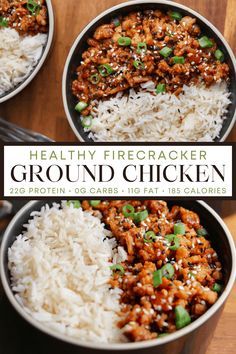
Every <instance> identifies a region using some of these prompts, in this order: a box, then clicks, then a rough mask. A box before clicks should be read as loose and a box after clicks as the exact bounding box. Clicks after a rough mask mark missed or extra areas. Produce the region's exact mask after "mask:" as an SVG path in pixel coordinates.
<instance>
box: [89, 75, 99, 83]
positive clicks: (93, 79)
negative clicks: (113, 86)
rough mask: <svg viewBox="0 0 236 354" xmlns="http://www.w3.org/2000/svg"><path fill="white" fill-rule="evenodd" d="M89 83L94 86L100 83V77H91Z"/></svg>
mask: <svg viewBox="0 0 236 354" xmlns="http://www.w3.org/2000/svg"><path fill="white" fill-rule="evenodd" d="M89 81H90V82H91V83H92V84H93V85H96V84H98V83H99V81H100V77H99V75H98V74H93V75H91V76H90V77H89Z"/></svg>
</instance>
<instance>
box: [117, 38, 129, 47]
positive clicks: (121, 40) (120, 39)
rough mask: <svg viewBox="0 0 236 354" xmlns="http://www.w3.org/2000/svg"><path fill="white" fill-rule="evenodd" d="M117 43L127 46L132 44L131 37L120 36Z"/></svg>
mask: <svg viewBox="0 0 236 354" xmlns="http://www.w3.org/2000/svg"><path fill="white" fill-rule="evenodd" d="M117 43H118V44H119V45H120V46H122V47H127V46H129V45H130V44H131V38H129V37H120V38H119V39H118V41H117Z"/></svg>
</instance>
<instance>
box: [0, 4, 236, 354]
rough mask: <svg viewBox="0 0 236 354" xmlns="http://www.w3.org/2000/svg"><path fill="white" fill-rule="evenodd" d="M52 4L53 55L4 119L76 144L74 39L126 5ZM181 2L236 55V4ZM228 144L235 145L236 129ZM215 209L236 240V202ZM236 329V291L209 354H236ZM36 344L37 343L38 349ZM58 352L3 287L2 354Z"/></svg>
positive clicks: (4, 110) (2, 110)
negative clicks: (70, 63)
mask: <svg viewBox="0 0 236 354" xmlns="http://www.w3.org/2000/svg"><path fill="white" fill-rule="evenodd" d="M52 2H53V5H54V10H55V20H56V29H55V39H54V45H53V48H52V51H51V54H50V56H49V58H48V59H47V62H46V63H45V65H44V67H43V68H42V69H41V71H40V73H39V74H38V76H37V77H36V78H35V79H34V81H33V82H32V83H31V84H30V85H29V86H28V87H27V88H26V89H25V90H24V91H23V92H22V93H20V94H19V95H18V96H17V97H15V98H13V99H11V100H10V101H8V102H6V103H4V104H2V105H1V106H0V116H2V117H4V118H5V119H7V120H9V121H12V122H14V123H16V124H19V125H21V126H23V127H25V128H30V129H33V130H35V131H38V132H40V133H43V134H45V135H47V136H48V137H50V138H52V139H54V140H56V141H68V142H71V141H76V138H75V136H74V134H73V132H72V131H71V129H70V127H69V124H68V123H67V120H66V118H65V114H64V110H63V105H62V98H61V81H62V72H63V67H64V63H65V60H66V57H67V54H68V52H69V49H70V46H71V44H72V43H73V41H74V39H75V37H76V36H77V35H78V33H79V32H80V30H81V29H82V28H83V27H84V26H85V25H86V24H87V23H88V22H89V21H90V20H91V19H92V18H94V17H95V16H96V15H97V14H98V13H99V12H101V11H103V10H105V9H107V8H108V7H110V6H113V5H116V4H118V3H121V2H122V1H120V0H52ZM177 2H179V3H182V4H184V5H187V6H189V7H191V8H193V9H195V10H197V11H198V12H200V13H201V14H202V15H204V16H206V17H207V18H208V19H209V20H210V21H211V22H212V23H213V24H214V25H215V26H216V27H218V29H219V30H220V31H221V32H222V33H223V34H224V36H225V37H226V39H227V40H228V42H229V43H230V45H231V47H232V49H233V50H234V53H236V37H235V36H236V0H177ZM228 141H236V126H235V127H234V129H233V131H232V133H231V134H230V136H229V138H228ZM213 206H214V207H215V208H216V209H217V210H218V211H219V212H220V214H221V216H222V217H223V218H224V220H225V222H226V223H227V225H228V226H229V227H230V229H231V232H232V233H233V235H234V238H235V239H236V210H235V207H236V202H234V201H232V202H230V201H219V202H214V203H213ZM0 227H1V222H0ZM234 290H235V289H234ZM235 325H236V291H234V293H232V294H231V296H230V298H229V300H228V302H227V304H226V307H225V310H224V313H223V315H222V317H221V319H220V322H219V324H218V326H217V330H216V332H215V336H214V338H213V340H212V342H211V344H210V346H209V349H208V351H207V353H206V354H233V353H235V352H236V336H235ZM32 342H34V343H35V346H34V347H33V348H32V347H31V343H32ZM56 348H57V349H56ZM58 348H61V349H60V350H59V349H58ZM62 348H63V349H62ZM59 352H60V353H63V354H67V353H70V354H71V352H70V349H69V348H67V347H64V346H61V344H60V343H59V344H58V343H56V342H55V341H54V340H51V339H49V338H47V337H46V336H44V335H39V334H38V333H37V332H36V331H33V330H32V329H31V328H30V326H29V325H27V324H26V323H25V322H24V321H22V320H21V319H20V318H19V317H18V316H17V315H16V314H15V312H14V310H12V309H11V307H10V306H9V305H8V303H7V301H6V299H5V297H4V295H3V293H2V291H1V288H0V354H31V353H34V354H54V353H57V354H59ZM173 354H174V353H173ZM189 354H191V353H189Z"/></svg>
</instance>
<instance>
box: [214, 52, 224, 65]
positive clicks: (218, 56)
mask: <svg viewBox="0 0 236 354" xmlns="http://www.w3.org/2000/svg"><path fill="white" fill-rule="evenodd" d="M215 58H216V59H217V60H219V61H220V62H223V61H224V60H225V56H224V53H223V52H222V51H221V50H220V49H217V50H216V51H215Z"/></svg>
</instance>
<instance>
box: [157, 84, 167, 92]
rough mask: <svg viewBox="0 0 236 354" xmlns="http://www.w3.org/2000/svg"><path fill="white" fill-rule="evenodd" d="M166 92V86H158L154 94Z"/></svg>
mask: <svg viewBox="0 0 236 354" xmlns="http://www.w3.org/2000/svg"><path fill="white" fill-rule="evenodd" d="M163 92H166V85H165V84H158V85H157V87H156V93H157V94H159V93H163Z"/></svg>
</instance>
